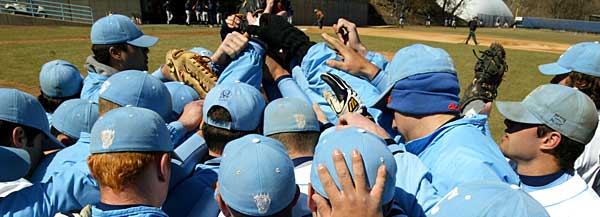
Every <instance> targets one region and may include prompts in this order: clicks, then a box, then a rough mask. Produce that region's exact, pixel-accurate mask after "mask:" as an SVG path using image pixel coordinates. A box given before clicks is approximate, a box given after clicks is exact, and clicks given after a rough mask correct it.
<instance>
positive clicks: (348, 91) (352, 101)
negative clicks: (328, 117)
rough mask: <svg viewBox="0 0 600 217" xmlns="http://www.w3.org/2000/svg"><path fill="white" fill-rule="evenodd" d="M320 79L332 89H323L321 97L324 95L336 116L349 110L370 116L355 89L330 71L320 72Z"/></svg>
mask: <svg viewBox="0 0 600 217" xmlns="http://www.w3.org/2000/svg"><path fill="white" fill-rule="evenodd" d="M321 79H322V80H323V81H325V83H327V85H329V87H331V90H333V93H332V92H331V91H328V90H326V91H324V92H323V97H325V100H326V101H327V103H329V106H330V107H331V109H333V111H334V112H335V114H336V115H337V116H338V117H339V116H341V115H343V114H346V113H349V112H354V113H360V114H361V115H363V116H365V117H369V118H371V115H370V114H369V113H368V112H367V108H366V107H365V105H364V104H363V103H362V102H361V100H360V98H359V97H358V94H357V93H356V91H354V89H352V87H350V85H348V83H346V81H344V80H343V79H342V78H340V77H339V76H337V75H334V74H331V73H323V74H321Z"/></svg>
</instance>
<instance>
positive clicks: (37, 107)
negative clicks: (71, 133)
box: [0, 88, 65, 151]
mask: <svg viewBox="0 0 600 217" xmlns="http://www.w3.org/2000/svg"><path fill="white" fill-rule="evenodd" d="M0 102H1V103H0V120H4V121H8V122H11V123H15V124H20V125H24V126H28V127H31V128H34V129H38V130H40V131H42V132H43V133H44V134H45V135H46V137H47V139H48V141H49V142H48V143H45V144H44V146H43V147H42V149H43V150H44V151H47V150H53V149H59V148H64V147H65V146H64V145H63V144H62V143H60V142H59V141H58V140H56V137H54V136H53V135H52V133H50V126H49V124H48V118H47V117H46V112H45V111H44V108H43V107H42V104H40V103H39V102H38V101H37V99H36V98H35V97H33V96H32V95H30V94H28V93H24V92H21V91H20V90H16V89H12V88H0Z"/></svg>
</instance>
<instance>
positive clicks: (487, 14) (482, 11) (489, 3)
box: [437, 0, 514, 26]
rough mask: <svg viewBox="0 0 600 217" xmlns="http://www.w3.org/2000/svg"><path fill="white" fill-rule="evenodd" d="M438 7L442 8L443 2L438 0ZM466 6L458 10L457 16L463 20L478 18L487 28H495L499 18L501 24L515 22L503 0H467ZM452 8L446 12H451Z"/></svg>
mask: <svg viewBox="0 0 600 217" xmlns="http://www.w3.org/2000/svg"><path fill="white" fill-rule="evenodd" d="M437 3H438V5H440V7H442V4H443V0H437ZM463 4H464V5H462V6H461V7H460V8H459V9H457V10H456V16H457V17H459V18H460V19H463V20H467V21H468V20H471V19H472V18H473V17H475V16H477V17H479V19H480V20H481V21H483V24H484V25H485V26H493V25H494V24H495V23H496V19H497V18H498V17H499V18H500V22H501V24H503V23H504V22H508V24H509V25H510V24H512V22H513V20H514V16H513V13H512V12H511V11H510V9H509V8H508V6H507V5H506V4H505V3H504V1H502V0H465V1H464V3H463ZM451 10H452V8H447V9H446V11H448V12H451Z"/></svg>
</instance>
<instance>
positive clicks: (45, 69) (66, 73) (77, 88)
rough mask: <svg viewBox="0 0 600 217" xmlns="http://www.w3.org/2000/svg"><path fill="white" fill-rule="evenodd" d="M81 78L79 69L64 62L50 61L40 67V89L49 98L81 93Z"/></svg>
mask: <svg viewBox="0 0 600 217" xmlns="http://www.w3.org/2000/svg"><path fill="white" fill-rule="evenodd" d="M82 87H83V77H82V76H81V74H80V73H79V69H77V67H75V66H74V65H73V64H71V63H69V62H67V61H64V60H52V61H50V62H47V63H46V64H44V65H43V66H42V70H41V71H40V88H41V89H42V92H44V94H46V95H47V96H50V97H69V96H74V95H76V94H78V93H79V92H81V88H82Z"/></svg>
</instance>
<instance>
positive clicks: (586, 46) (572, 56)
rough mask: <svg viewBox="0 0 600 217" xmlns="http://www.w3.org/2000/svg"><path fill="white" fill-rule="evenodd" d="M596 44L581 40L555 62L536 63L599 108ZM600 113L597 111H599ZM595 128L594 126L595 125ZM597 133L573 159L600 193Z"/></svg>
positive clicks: (598, 48) (598, 47) (599, 48)
mask: <svg viewBox="0 0 600 217" xmlns="http://www.w3.org/2000/svg"><path fill="white" fill-rule="evenodd" d="M599 61H600V44H599V43H598V42H582V43H578V44H575V45H573V46H571V47H570V48H569V49H568V50H567V51H566V52H565V53H564V54H563V55H561V56H560V58H559V59H558V61H557V62H555V63H549V64H544V65H540V66H539V70H540V72H542V74H545V75H552V76H554V78H553V79H552V81H551V83H555V84H561V85H565V86H569V87H575V88H577V89H578V90H579V91H581V92H583V93H585V94H586V95H588V96H589V97H590V98H591V99H592V100H593V101H594V104H595V105H596V109H598V108H600V101H599V100H598V99H600V98H599V96H598V92H597V91H595V90H596V89H597V88H598V85H600V62H599ZM599 116H600V112H599ZM596 132H598V128H597V129H596ZM599 155H600V133H595V135H594V137H593V138H592V141H590V142H589V143H588V144H587V145H586V146H585V150H584V151H583V153H582V154H581V156H579V158H577V160H576V161H575V170H576V171H577V173H578V174H579V175H580V176H581V178H583V180H585V182H587V183H588V185H589V186H590V187H592V188H593V189H594V191H596V193H598V194H600V176H599V175H598V173H600V162H599V160H600V159H598V157H597V156H599Z"/></svg>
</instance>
